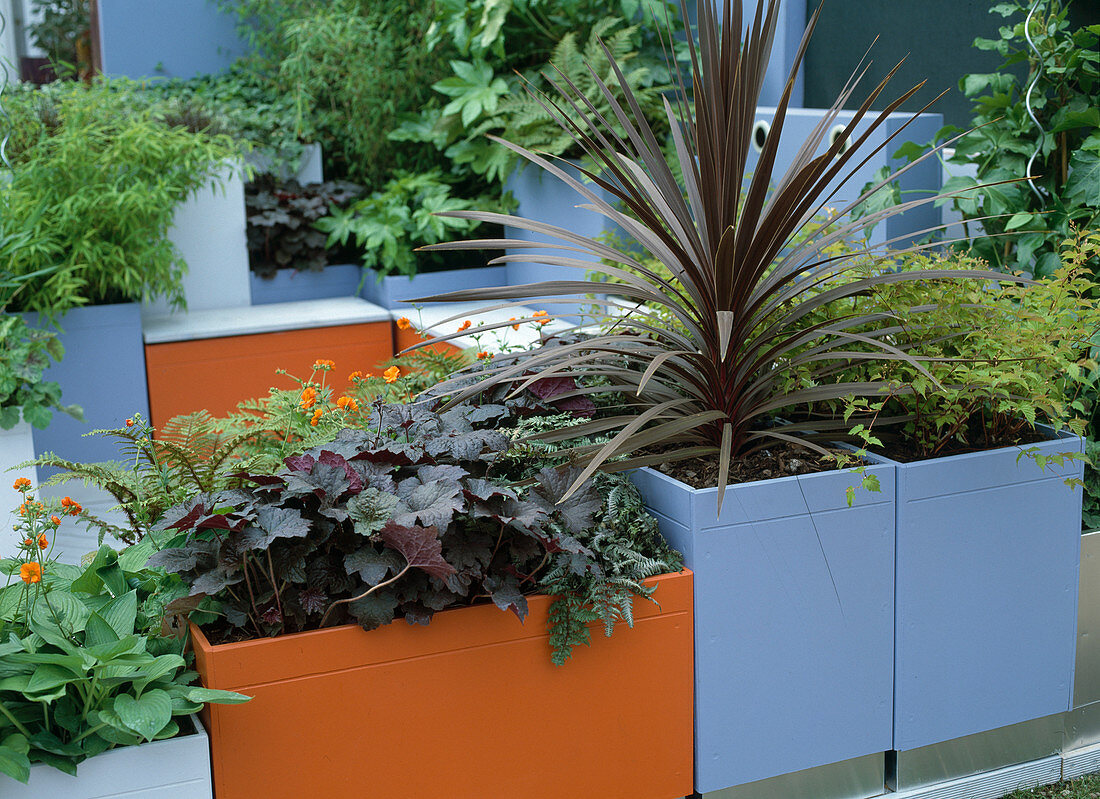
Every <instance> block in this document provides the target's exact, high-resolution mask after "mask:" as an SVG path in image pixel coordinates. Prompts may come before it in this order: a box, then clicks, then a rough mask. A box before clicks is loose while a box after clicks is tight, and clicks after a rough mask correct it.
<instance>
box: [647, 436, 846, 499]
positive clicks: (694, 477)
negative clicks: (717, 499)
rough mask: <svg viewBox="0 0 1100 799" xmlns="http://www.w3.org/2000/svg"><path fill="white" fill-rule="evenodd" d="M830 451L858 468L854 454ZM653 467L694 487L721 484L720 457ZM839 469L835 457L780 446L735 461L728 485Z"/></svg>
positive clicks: (803, 449) (708, 486)
mask: <svg viewBox="0 0 1100 799" xmlns="http://www.w3.org/2000/svg"><path fill="white" fill-rule="evenodd" d="M656 451H658V452H660V451H667V450H656ZM829 451H830V452H832V453H834V454H835V455H836V456H846V457H847V458H849V459H851V462H850V463H849V464H848V465H849V466H856V465H858V461H856V460H854V459H853V455H852V452H850V451H849V450H842V449H830V450H829ZM652 468H654V469H656V470H657V471H659V472H661V473H662V474H667V475H668V476H669V477H672V478H674V479H676V480H679V481H680V482H681V483H687V484H688V485H689V486H691V487H692V488H714V487H715V486H717V485H718V456H717V455H714V456H708V457H699V458H689V459H687V460H682V461H674V462H672V463H661V464H657V465H655V466H653V467H652ZM836 468H837V461H836V458H835V457H832V456H826V455H822V454H820V453H818V452H815V451H814V450H811V449H806V448H805V447H799V446H796V445H794V444H786V443H779V444H776V445H775V446H772V447H768V448H767V449H762V450H758V451H757V452H754V453H753V454H752V455H748V456H747V457H743V458H733V459H732V460H731V461H730V472H729V479H728V480H727V484H728V485H733V484H735V483H753V482H756V481H758V480H771V479H772V478H774V477H792V476H795V475H801V474H816V473H817V472H828V471H832V470H833V469H836Z"/></svg>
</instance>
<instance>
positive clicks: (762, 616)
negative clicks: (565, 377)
mask: <svg viewBox="0 0 1100 799" xmlns="http://www.w3.org/2000/svg"><path fill="white" fill-rule="evenodd" d="M871 471H872V472H873V473H874V474H876V475H878V478H879V480H880V482H881V485H882V491H881V493H870V492H867V491H863V490H857V491H856V494H855V500H854V503H853V507H851V508H849V507H848V506H847V503H846V498H845V489H846V488H847V487H848V486H850V485H856V484H858V481H859V478H858V477H857V476H856V475H853V474H850V473H847V472H842V471H833V472H824V473H820V474H814V475H807V476H803V477H786V478H779V479H774V480H765V481H761V482H757V483H745V484H740V485H734V486H730V487H729V488H728V489H727V491H726V496H725V500H724V503H723V506H722V514H721V516H720V517H718V516H717V514H716V508H717V494H718V492H717V489H713V488H712V489H707V490H695V489H692V488H690V487H688V486H686V485H684V484H683V483H680V482H678V481H676V480H673V479H671V478H669V477H667V476H665V475H663V474H661V473H659V472H657V471H654V470H651V469H641V470H638V471H636V472H634V474H633V479H634V481H635V483H636V484H637V485H638V487H639V489H640V490H641V491H642V495H643V496H644V497H645V501H646V505H647V507H648V508H649V510H650V512H651V513H653V514H654V515H655V516H656V517H657V519H658V521H659V522H660V526H661V532H662V533H663V534H664V536H665V538H667V539H668V541H669V543H671V544H672V545H673V546H674V547H676V548H677V549H679V550H680V551H681V552H683V553H684V557H685V560H686V565H687V566H688V568H690V569H692V570H693V571H694V572H695V789H696V790H697V791H700V792H703V793H705V792H707V791H716V790H720V789H723V788H727V787H729V786H733V785H740V784H743V783H747V782H753V781H755V780H761V779H765V778H769V777H774V776H777V775H780V774H787V773H791V772H796V771H801V770H803V769H807V768H813V767H816V766H821V765H825V764H830V763H836V762H839V761H843V760H848V759H851V758H855V757H861V756H865V755H873V754H877V753H882V752H885V751H887V750H889V749H890V748H891V743H892V723H893V718H892V713H893V707H892V701H893V671H894V662H893V648H892V641H893V638H894V604H893V603H894V516H895V508H894V496H895V490H894V467H893V466H889V465H883V466H875V467H871Z"/></svg>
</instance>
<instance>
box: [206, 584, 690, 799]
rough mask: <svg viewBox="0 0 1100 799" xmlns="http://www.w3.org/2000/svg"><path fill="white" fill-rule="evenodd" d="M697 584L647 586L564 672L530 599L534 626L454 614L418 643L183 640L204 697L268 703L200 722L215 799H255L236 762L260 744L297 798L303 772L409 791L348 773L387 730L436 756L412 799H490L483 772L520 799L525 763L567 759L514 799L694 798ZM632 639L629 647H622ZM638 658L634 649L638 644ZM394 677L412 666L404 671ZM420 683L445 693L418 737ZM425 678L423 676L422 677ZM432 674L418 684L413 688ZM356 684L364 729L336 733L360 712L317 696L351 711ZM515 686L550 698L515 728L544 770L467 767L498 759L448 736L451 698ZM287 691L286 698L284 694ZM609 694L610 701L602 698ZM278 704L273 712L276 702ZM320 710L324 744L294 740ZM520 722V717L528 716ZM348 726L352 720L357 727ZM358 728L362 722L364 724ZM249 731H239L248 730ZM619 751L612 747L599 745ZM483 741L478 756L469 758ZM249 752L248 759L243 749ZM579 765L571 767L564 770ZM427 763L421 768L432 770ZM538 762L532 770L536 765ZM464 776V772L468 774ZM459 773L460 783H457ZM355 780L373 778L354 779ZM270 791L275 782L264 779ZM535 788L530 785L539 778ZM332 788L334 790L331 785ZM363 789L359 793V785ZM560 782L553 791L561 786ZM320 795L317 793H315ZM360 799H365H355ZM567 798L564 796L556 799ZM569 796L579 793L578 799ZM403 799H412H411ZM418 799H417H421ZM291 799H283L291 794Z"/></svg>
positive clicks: (381, 633) (475, 612) (316, 637)
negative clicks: (236, 695)
mask: <svg viewBox="0 0 1100 799" xmlns="http://www.w3.org/2000/svg"><path fill="white" fill-rule="evenodd" d="M693 578H694V575H693V574H692V573H691V572H690V571H688V570H684V571H682V572H679V573H676V574H665V575H659V576H657V577H654V578H651V579H650V580H647V581H646V582H647V584H649V585H653V586H656V591H655V592H654V594H653V599H654V600H655V601H656V602H657V603H659V605H658V604H654V603H652V602H648V601H646V600H642V599H638V600H636V601H635V628H634V629H633V630H632V629H629V628H627V627H626V625H618V626H617V627H616V629H615V632H614V635H613V636H612V637H611V638H605V637H604V636H603V631H602V628H600V627H599V626H598V625H597V626H594V628H593V629H592V646H591V647H590V648H585V647H581V648H579V649H578V650H577V652H576V653H575V655H574V658H573V660H571V661H570V662H568V663H566V664H565V665H564V666H560V667H559V666H553V665H552V664H551V663H550V647H549V643H548V640H547V639H548V634H547V632H546V622H547V618H548V615H547V614H548V611H549V607H550V603H551V601H552V598H551V597H547V596H532V597H529V615H528V618H527V620H526V623H525V624H522V625H521V624H520V623H519V622H518V620H517V619H516V618H515V616H514V615H513V614H511V613H507V612H503V611H501V610H499V609H498V608H496V607H495V606H493V605H491V604H490V605H478V606H472V607H462V608H454V609H451V610H446V611H442V612H440V613H437V614H436V615H435V617H434V618H433V620H432V623H431V624H430V625H428V626H427V627H417V626H412V625H408V624H406V623H405V622H402V621H400V620H398V621H396V622H394V623H393V624H390V625H387V626H386V627H382V628H379V629H376V630H372V631H370V632H365V631H363V630H362V629H360V628H359V627H358V626H356V625H344V626H341V627H333V628H329V629H325V630H317V631H312V632H306V633H298V634H294V635H287V636H281V637H278V638H270V639H263V640H254V641H244V642H241V643H233V644H219V645H212V644H210V642H209V641H208V639H207V638H206V636H205V635H203V633H202V631H201V630H199V629H198V628H197V627H194V626H193V625H192V627H191V634H192V643H193V647H194V651H195V667H196V670H197V671H198V672H199V674H200V675H201V677H202V682H203V685H205V686H206V687H208V688H218V689H226V690H239V691H241V692H243V693H246V694H249V695H250V696H253V697H254V698H255V699H254V702H255V701H256V700H261V701H262V702H264V705H263V706H262V712H259V713H257V712H255V711H257V710H260V709H261V706H260V705H259V704H257V705H256V706H255V707H253V708H251V709H250V710H248V711H245V713H241V712H239V711H238V712H237V713H236V714H235V713H234V711H235V710H236V709H237V708H248V707H249V705H251V704H253V703H248V704H246V705H233V706H228V705H208V706H207V707H206V709H205V711H204V716H203V717H204V721H206V723H207V728H208V730H209V731H210V738H211V755H212V764H213V769H214V781H215V791H216V794H217V796H218V799H248V797H251V796H253V795H254V792H255V791H256V790H258V789H259V788H260V786H258V785H257V783H256V779H257V773H256V771H255V770H253V771H251V772H249V768H248V767H245V766H243V761H245V760H247V759H248V758H247V757H246V756H245V754H244V750H245V749H246V748H247V746H255V745H256V744H255V739H257V738H264V737H265V736H270V737H273V738H275V739H278V740H284V741H285V740H294V741H295V748H296V749H297V750H298V751H295V752H293V753H288V752H286V751H285V747H284V748H283V749H280V755H279V757H278V758H273V759H272V762H271V764H270V765H269V768H271V769H276V770H279V769H286V770H287V771H286V775H285V780H286V782H285V784H286V785H288V786H289V785H291V784H293V783H294V779H295V775H296V774H297V773H299V772H300V770H301V769H302V768H306V767H307V766H306V765H305V764H308V763H316V762H322V761H323V762H334V763H340V764H343V765H342V766H341V767H343V768H347V769H351V770H353V771H352V772H351V773H349V775H348V779H347V784H348V789H347V790H348V793H347V794H346V795H347V796H348V797H349V799H350V797H352V796H358V795H370V793H371V792H372V791H378V790H383V791H385V790H397V791H398V793H397V794H394V795H404V794H401V790H402V789H401V787H400V786H401V785H402V781H403V780H406V779H409V776H408V775H409V774H410V773H412V772H410V771H409V769H410V768H415V766H414V765H413V764H412V763H411V762H410V763H403V762H401V761H400V759H394V758H393V757H384V758H376V759H372V760H371V762H370V765H369V766H368V765H365V764H363V765H358V764H357V762H356V758H357V757H358V756H359V754H360V753H361V751H362V750H361V748H360V747H361V742H362V740H364V739H367V738H369V737H370V736H372V735H374V734H376V729H375V727H374V726H373V724H375V723H377V720H378V719H379V718H386V719H390V720H391V723H390V724H389V728H388V729H387V731H386V735H388V736H394V737H395V739H397V740H407V739H412V738H416V739H417V740H418V747H419V751H420V753H421V754H424V753H426V752H434V756H435V757H436V758H438V759H439V760H440V761H441V762H449V763H451V767H450V768H447V769H443V770H441V771H440V773H439V775H438V779H439V783H438V785H437V786H435V787H433V788H431V789H427V788H425V787H424V784H423V781H424V780H425V779H427V780H429V781H430V780H431V779H432V777H430V776H425V774H424V772H423V771H417V772H415V773H416V779H418V780H420V782H419V783H417V785H418V788H417V789H416V790H417V791H418V792H417V794H416V795H417V796H419V795H420V794H421V793H423V792H424V791H425V790H431V791H435V793H433V794H432V795H433V796H439V797H443V796H447V797H455V798H456V799H457V798H458V797H466V796H471V797H473V796H485V797H488V796H491V795H492V794H491V792H490V793H484V792H483V789H484V788H485V786H486V785H487V784H491V783H492V779H491V778H490V776H489V775H487V774H485V773H482V772H483V771H484V770H485V767H486V765H485V757H487V756H491V757H492V758H494V759H493V760H492V767H493V770H494V772H495V774H496V778H497V779H500V780H502V781H503V782H504V783H508V781H509V779H511V780H512V782H511V783H510V784H512V785H514V786H515V785H519V784H520V783H519V780H522V779H524V776H523V770H524V769H525V768H527V767H528V765H530V764H524V762H523V758H524V757H539V758H546V757H564V758H566V759H568V761H569V768H568V769H563V770H560V771H556V772H553V773H547V774H542V775H540V776H539V777H538V778H537V779H535V780H534V783H531V784H526V783H525V784H524V792H523V795H524V796H525V799H542V797H547V798H549V797H553V796H561V795H574V796H581V795H583V793H584V792H585V791H587V790H589V789H591V790H592V791H593V793H592V795H593V796H595V795H599V796H601V797H603V796H607V797H615V796H623V797H624V799H679V797H683V796H685V795H687V794H690V793H691V792H692V789H693V788H692V782H693V771H692V769H693V743H694V741H693V727H694V716H693V704H694V701H693V699H694V675H693V672H694V654H693V652H694V641H693V628H694V614H693ZM632 635H634V636H636V638H633V639H632V638H631V636H632ZM643 641H644V645H642V644H640V643H637V642H643ZM404 664H410V665H409V666H406V665H404ZM410 668H415V669H416V670H417V674H418V675H419V677H418V679H419V680H420V682H419V683H418V684H425V683H428V684H437V685H440V686H447V689H446V690H443V691H441V693H440V697H439V700H438V701H437V702H436V703H435V704H433V706H432V714H433V718H432V723H431V725H430V727H429V728H427V730H428V731H425V729H426V728H425V725H424V723H423V721H424V720H423V719H422V718H416V714H409V715H408V716H406V715H405V713H404V712H403V711H404V709H403V707H402V706H401V702H402V697H403V692H405V691H407V690H408V686H407V685H405V684H404V682H405V681H404V677H403V676H402V675H403V674H404V672H406V671H408V670H409V669H410ZM425 670H427V671H425ZM425 673H427V674H428V675H430V676H429V678H428V679H427V680H425V679H424V675H425ZM351 674H354V675H359V676H357V677H356V678H355V683H354V684H355V685H356V686H358V685H359V684H360V682H361V684H362V690H363V691H368V692H369V694H370V696H371V700H370V701H371V708H372V711H371V714H370V715H371V716H372V718H371V719H367V718H361V717H359V715H358V714H359V713H360V710H355V709H352V710H350V711H349V715H350V716H351V717H348V718H344V717H340V709H341V708H342V707H343V706H345V705H348V706H351V707H353V708H354V707H356V704H355V702H354V701H352V702H350V703H347V702H345V701H344V700H342V699H341V696H324V695H322V694H321V693H320V692H323V691H324V690H326V688H325V683H326V682H327V679H328V675H333V678H332V680H333V690H334V691H337V692H340V691H342V692H343V694H342V696H346V695H347V691H348V675H351ZM485 680H492V681H493V682H494V684H496V685H510V686H515V685H522V686H523V693H524V695H529V696H532V697H545V698H546V700H545V702H544V703H536V713H537V715H536V716H535V717H530V718H525V720H524V722H523V729H526V728H527V727H530V729H531V730H537V734H535V737H534V738H533V739H532V741H537V742H538V748H539V750H540V752H539V754H537V755H536V754H535V753H533V752H528V753H527V754H524V752H525V751H526V750H525V748H524V747H519V748H518V749H516V750H514V751H511V752H510V753H509V752H505V751H504V750H501V752H500V755H499V757H500V761H499V763H498V762H497V761H496V760H495V758H496V755H495V754H492V755H489V754H487V753H486V752H480V753H479V752H477V751H471V749H470V747H471V746H483V747H489V746H499V743H496V744H494V743H491V737H492V736H491V733H490V731H484V737H479V735H478V733H476V732H472V733H471V734H472V735H473V737H472V738H471V737H470V734H463V735H460V736H455V735H454V733H453V731H454V730H463V729H467V728H468V727H469V719H468V718H466V717H464V716H463V715H462V714H463V713H468V706H467V705H464V704H463V703H462V701H459V700H456V702H455V707H451V703H450V702H449V701H448V697H449V696H452V695H454V696H457V697H462V696H465V695H467V694H469V693H470V692H471V691H474V692H476V691H478V690H489V689H488V688H486V687H485V686H483V685H481V683H484V681H485ZM288 685H292V686H294V687H293V690H287V689H286V687H287V686H288ZM601 685H608V686H611V685H613V686H614V688H613V689H610V690H608V689H604V688H601ZM625 696H632V697H634V701H636V702H638V703H640V705H642V706H644V707H645V708H646V710H645V718H647V719H648V718H650V716H651V715H652V725H657V726H659V731H655V729H654V727H653V726H651V725H648V724H640V723H637V721H638V719H637V718H634V719H632V718H631V716H630V713H631V712H635V713H637V712H638V711H637V710H634V711H627V710H626V709H625V708H624V707H623V698H624V697H625ZM276 700H277V701H276ZM320 707H324V708H326V709H327V710H326V713H327V714H328V716H327V718H326V722H325V726H326V728H330V729H331V730H332V731H333V733H332V737H331V738H325V739H320V740H318V739H317V736H315V735H300V736H296V735H295V731H296V730H298V729H301V726H300V720H301V719H304V718H309V717H310V715H311V714H315V713H316V712H317V710H318V708H320ZM525 712H526V714H527V715H528V716H530V714H531V712H532V711H531V710H530V708H528V709H527V711H525ZM353 714H354V715H353ZM364 715H365V714H364ZM245 716H247V721H246V720H245ZM405 721H407V722H408V724H409V728H408V729H393V728H392V727H393V724H394V723H399V724H403V723H404V722H405ZM609 729H613V730H614V731H615V733H616V735H617V736H618V737H617V738H616V740H614V741H610V740H609V738H608V734H607V732H608V730H609ZM479 741H480V743H479ZM246 742H247V743H246ZM573 755H575V757H574V756H573ZM431 756H433V755H429V757H431ZM534 762H535V761H532V764H533V763H534ZM467 763H468V764H470V765H469V766H468V767H467V766H466V765H465V764H467ZM464 768H466V769H468V773H467V771H464ZM359 769H367V770H368V771H366V772H364V773H362V774H360V773H359V772H358V771H356V770H359ZM264 773H265V775H266V778H268V779H270V780H271V784H272V785H279V784H281V782H280V780H281V779H282V778H281V777H278V775H272V774H270V773H268V772H266V771H265V772H264ZM536 773H537V769H536ZM327 779H331V775H330V776H329V777H327ZM358 779H362V780H363V782H362V783H359V782H357V781H356V780H358ZM558 780H560V782H558ZM343 784H344V783H343V782H342V781H340V780H337V781H336V782H335V783H332V782H330V783H329V784H328V785H327V787H326V788H325V789H326V791H327V792H326V794H325V795H326V796H329V797H330V799H340V795H339V794H340V787H339V786H342V785H343ZM317 788H318V789H320V788H322V786H321V785H318V786H317ZM364 791H366V792H367V793H363V792H364ZM563 791H564V793H563ZM578 791H580V793H578ZM410 795H411V794H410ZM426 795H427V794H425V796H426ZM288 796H289V794H288Z"/></svg>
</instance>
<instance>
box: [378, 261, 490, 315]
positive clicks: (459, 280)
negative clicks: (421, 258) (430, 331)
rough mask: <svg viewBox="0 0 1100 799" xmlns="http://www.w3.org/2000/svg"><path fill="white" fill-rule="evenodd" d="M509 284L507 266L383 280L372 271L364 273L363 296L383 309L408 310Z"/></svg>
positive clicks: (388, 277) (455, 270) (402, 276)
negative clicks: (429, 299) (432, 299)
mask: <svg viewBox="0 0 1100 799" xmlns="http://www.w3.org/2000/svg"><path fill="white" fill-rule="evenodd" d="M506 281H507V277H506V273H505V269H504V267H503V266H477V267H470V268H468V269H449V270H445V271H442V272H424V273H420V274H416V275H413V276H412V278H409V277H408V276H406V275H386V276H384V277H382V279H381V280H379V279H378V275H377V274H376V273H374V272H372V271H369V270H364V278H363V288H362V290H361V291H360V293H359V296H360V297H362V298H363V299H364V300H367V301H368V302H373V303H374V304H375V305H381V306H382V307H383V308H390V309H397V308H408V307H409V305H408V303H409V302H410V301H411V300H414V299H416V298H418V297H425V296H430V295H433V294H441V293H443V292H447V291H458V290H459V289H472V288H492V287H495V286H503V285H505V283H506Z"/></svg>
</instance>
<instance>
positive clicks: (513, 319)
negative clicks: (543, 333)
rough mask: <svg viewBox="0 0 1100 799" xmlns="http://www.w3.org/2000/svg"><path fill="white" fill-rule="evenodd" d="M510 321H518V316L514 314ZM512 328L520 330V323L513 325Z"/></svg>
mask: <svg viewBox="0 0 1100 799" xmlns="http://www.w3.org/2000/svg"><path fill="white" fill-rule="evenodd" d="M508 321H509V322H514V321H516V317H514V316H513V317H512V318H511V319H509V320H508ZM512 329H513V330H519V325H512Z"/></svg>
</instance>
